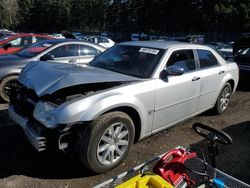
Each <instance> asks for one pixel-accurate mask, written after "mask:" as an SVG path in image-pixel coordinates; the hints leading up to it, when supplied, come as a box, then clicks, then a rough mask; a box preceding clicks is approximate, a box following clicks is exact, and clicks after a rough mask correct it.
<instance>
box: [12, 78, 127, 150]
mask: <svg viewBox="0 0 250 188" xmlns="http://www.w3.org/2000/svg"><path fill="white" fill-rule="evenodd" d="M125 83H127V82H107V83H105V82H104V83H91V84H83V85H77V86H71V87H67V88H63V89H60V90H58V91H55V92H54V93H52V94H46V95H43V96H38V95H37V94H36V92H35V91H34V90H33V89H29V88H27V87H26V86H24V85H22V84H20V85H19V86H18V87H16V88H12V90H11V95H10V105H9V114H10V117H11V118H12V119H13V120H14V121H15V122H16V123H17V124H19V125H20V126H21V127H22V129H23V130H24V132H25V135H26V137H27V139H28V140H29V141H30V143H31V144H32V145H33V146H34V147H35V148H36V150H38V151H44V150H47V149H49V148H53V149H59V150H63V151H65V150H68V149H70V150H72V148H73V147H75V145H76V143H74V140H77V139H75V138H74V137H77V136H78V133H79V129H86V127H87V124H88V122H79V121H75V122H71V123H62V122H60V123H58V122H57V119H56V117H57V115H58V114H57V113H58V112H57V111H56V110H57V109H58V107H59V106H60V105H63V104H64V105H65V103H67V102H69V103H70V101H77V100H81V99H84V98H87V97H90V96H92V95H94V94H97V93H100V92H103V91H105V90H108V89H110V88H113V87H117V86H120V85H122V84H125ZM69 113H74V112H69ZM83 124H85V125H84V126H82V125H83Z"/></svg>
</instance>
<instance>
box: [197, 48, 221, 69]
mask: <svg viewBox="0 0 250 188" xmlns="http://www.w3.org/2000/svg"><path fill="white" fill-rule="evenodd" d="M197 53H198V57H199V61H200V68H209V67H213V66H216V65H218V61H217V59H216V57H215V56H214V54H212V52H210V51H208V50H197Z"/></svg>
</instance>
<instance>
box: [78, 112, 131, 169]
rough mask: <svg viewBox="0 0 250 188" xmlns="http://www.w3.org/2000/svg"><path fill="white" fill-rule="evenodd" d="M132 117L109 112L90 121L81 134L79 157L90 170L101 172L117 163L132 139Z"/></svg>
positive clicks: (122, 113)
mask: <svg viewBox="0 0 250 188" xmlns="http://www.w3.org/2000/svg"><path fill="white" fill-rule="evenodd" d="M134 135H135V129H134V124H133V121H132V119H131V118H130V117H129V116H128V115H127V114H126V113H124V112H119V111H117V112H109V113H107V114H104V115H102V116H100V117H99V118H97V119H96V120H94V121H93V122H91V124H90V127H89V129H88V130H87V132H86V133H85V134H84V135H83V136H82V139H81V141H80V142H81V143H80V152H79V153H80V159H81V161H82V162H83V164H84V165H85V166H86V167H88V168H89V169H90V170H92V171H94V172H97V173H102V172H105V171H108V170H110V169H111V168H113V167H115V166H116V165H118V164H119V163H120V162H121V161H122V160H123V159H124V158H125V157H126V155H127V153H128V152H129V150H130V147H131V145H132V143H133V141H134Z"/></svg>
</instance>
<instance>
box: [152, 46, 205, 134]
mask: <svg viewBox="0 0 250 188" xmlns="http://www.w3.org/2000/svg"><path fill="white" fill-rule="evenodd" d="M171 65H175V66H176V65H177V66H179V67H182V68H183V69H184V74H182V75H180V76H168V78H167V80H161V79H158V80H157V84H156V85H157V86H156V87H157V89H156V101H155V113H154V125H153V131H159V130H161V129H164V128H167V127H169V126H171V125H172V124H174V123H176V122H178V121H181V120H183V119H185V118H186V117H188V116H190V115H192V114H194V113H195V112H196V111H197V104H198V99H199V94H200V78H199V77H198V76H197V65H196V62H195V59H194V53H193V50H176V51H174V52H172V54H171V55H170V58H169V60H168V62H167V65H166V68H167V67H169V66H171Z"/></svg>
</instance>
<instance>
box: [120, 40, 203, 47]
mask: <svg viewBox="0 0 250 188" xmlns="http://www.w3.org/2000/svg"><path fill="white" fill-rule="evenodd" d="M118 45H130V46H143V47H149V48H158V49H167V48H170V47H187V48H194V47H205V46H203V45H199V44H190V43H186V42H178V41H131V42H122V43H119V44H118Z"/></svg>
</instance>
